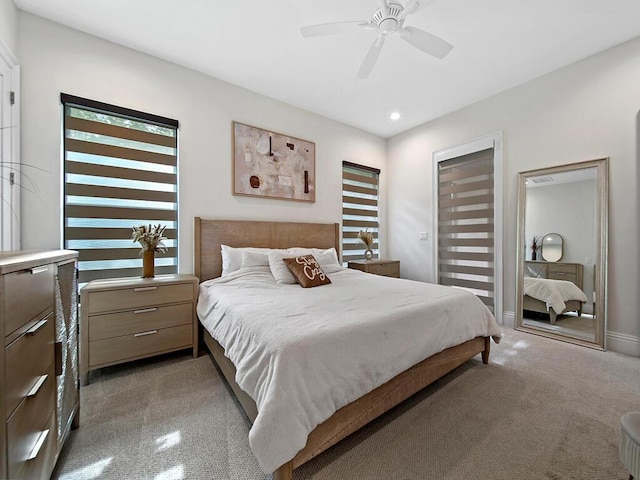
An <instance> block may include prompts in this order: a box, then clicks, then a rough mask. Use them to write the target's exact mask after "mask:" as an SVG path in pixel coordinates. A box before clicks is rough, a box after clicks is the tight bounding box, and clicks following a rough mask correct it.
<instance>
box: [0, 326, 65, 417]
mask: <svg viewBox="0 0 640 480" xmlns="http://www.w3.org/2000/svg"><path fill="white" fill-rule="evenodd" d="M53 342H54V316H53V314H50V315H49V316H48V317H46V318H45V319H43V320H41V321H39V322H37V323H34V325H33V326H31V327H30V328H29V330H27V331H26V332H25V333H24V334H22V335H21V336H20V337H18V338H17V339H16V340H15V341H13V342H12V343H11V344H9V346H8V347H7V348H6V350H5V387H6V393H5V398H6V403H5V405H6V407H5V408H6V410H5V411H6V413H7V416H9V415H10V414H11V412H13V410H14V409H15V408H16V407H17V406H18V404H19V403H20V402H21V401H22V399H23V398H24V397H25V396H26V395H27V393H28V392H29V390H31V388H32V387H33V386H34V385H35V384H36V382H37V381H38V379H39V378H40V377H41V376H42V375H45V374H47V373H50V374H51V375H53V374H54V372H53V370H51V369H49V367H50V365H51V364H52V361H53V358H54V346H53ZM48 370H51V371H50V372H48Z"/></svg>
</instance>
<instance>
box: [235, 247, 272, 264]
mask: <svg viewBox="0 0 640 480" xmlns="http://www.w3.org/2000/svg"><path fill="white" fill-rule="evenodd" d="M260 250H267V251H259V250H258V249H250V248H245V249H244V250H243V252H242V261H241V262H240V268H247V267H268V266H269V253H268V249H260Z"/></svg>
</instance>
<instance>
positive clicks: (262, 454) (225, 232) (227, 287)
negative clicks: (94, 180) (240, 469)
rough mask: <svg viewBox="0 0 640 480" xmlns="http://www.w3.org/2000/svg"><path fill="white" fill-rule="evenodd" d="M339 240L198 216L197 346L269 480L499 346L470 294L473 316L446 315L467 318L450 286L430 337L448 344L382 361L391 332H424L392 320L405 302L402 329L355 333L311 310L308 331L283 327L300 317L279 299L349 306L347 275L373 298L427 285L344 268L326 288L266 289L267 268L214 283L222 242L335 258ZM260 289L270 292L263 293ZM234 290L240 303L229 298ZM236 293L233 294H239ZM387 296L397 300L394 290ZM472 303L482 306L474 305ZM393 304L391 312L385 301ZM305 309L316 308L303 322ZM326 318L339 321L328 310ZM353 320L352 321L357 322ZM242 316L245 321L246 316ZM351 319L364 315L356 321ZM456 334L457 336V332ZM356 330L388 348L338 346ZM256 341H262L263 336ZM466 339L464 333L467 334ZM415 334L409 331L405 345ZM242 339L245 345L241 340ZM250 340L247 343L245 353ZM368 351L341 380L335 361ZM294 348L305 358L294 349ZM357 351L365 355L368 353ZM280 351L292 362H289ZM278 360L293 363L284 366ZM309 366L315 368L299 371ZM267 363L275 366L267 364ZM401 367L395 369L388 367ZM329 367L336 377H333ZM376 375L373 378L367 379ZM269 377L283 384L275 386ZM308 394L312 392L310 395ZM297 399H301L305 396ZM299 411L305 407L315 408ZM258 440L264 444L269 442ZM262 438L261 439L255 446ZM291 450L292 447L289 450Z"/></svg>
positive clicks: (309, 229)
mask: <svg viewBox="0 0 640 480" xmlns="http://www.w3.org/2000/svg"><path fill="white" fill-rule="evenodd" d="M339 238H340V235H339V229H338V224H311V223H287V222H248V221H234V220H206V219H201V218H196V219H195V237H194V240H195V274H196V276H197V277H198V278H199V279H200V281H201V282H202V283H201V286H200V299H199V305H198V314H199V317H200V320H201V324H203V326H204V325H206V327H205V328H204V329H203V338H204V342H205V344H206V346H207V348H208V350H209V351H210V353H211V354H212V356H213V358H214V360H215V362H216V363H217V365H218V367H219V368H220V370H221V372H222V373H223V375H224V376H225V378H226V380H227V382H228V383H229V385H230V387H231V389H232V390H233V392H234V393H235V395H236V397H237V399H238V401H239V403H240V404H241V405H242V407H243V408H244V410H245V412H246V414H247V416H248V417H249V419H250V420H251V421H252V422H253V426H252V428H251V431H250V434H249V439H250V445H251V448H252V450H253V451H254V454H255V455H256V458H257V459H258V462H259V463H260V466H261V467H262V469H263V470H264V471H265V472H270V471H273V473H274V477H273V478H274V480H290V479H291V478H292V475H293V469H294V468H296V467H298V466H299V465H302V464H303V463H305V462H307V461H308V460H310V459H311V458H313V457H315V456H317V455H318V454H320V453H321V452H323V451H324V450H326V449H328V448H329V447H331V446H332V445H334V444H336V443H337V442H339V441H340V440H342V439H343V438H345V437H347V436H348V435H350V434H351V433H353V432H355V431H356V430H358V429H359V428H361V427H362V426H364V425H365V424H367V423H368V422H370V421H371V420H373V419H374V418H376V417H377V416H379V415H381V414H382V413H384V412H386V411H387V410H389V409H391V408H392V407H394V406H395V405H397V404H399V403H400V402H402V401H403V400H405V399H406V398H408V397H410V396H411V395H413V394H414V393H416V392H418V391H419V390H421V389H422V388H424V387H425V386H427V385H429V384H430V383H432V382H433V381H435V380H437V379H438V378H440V377H442V376H443V375H445V374H446V373H448V372H450V371H452V370H453V369H455V368H456V367H458V366H460V365H462V364H463V363H465V362H466V361H468V360H469V359H471V358H473V357H474V356H476V355H477V354H479V353H481V354H482V361H483V363H485V364H486V363H488V359H489V350H490V338H491V337H493V338H494V340H495V341H499V338H500V331H499V329H498V327H497V325H496V323H495V320H494V319H493V316H492V315H491V314H490V313H489V312H488V310H487V309H486V307H484V305H482V302H480V301H479V300H477V299H475V297H473V298H474V299H473V300H469V301H468V302H467V301H466V300H465V304H466V305H467V306H465V307H464V308H469V309H471V310H470V311H473V314H471V313H470V314H469V315H468V317H469V318H465V321H464V322H460V321H458V320H457V319H454V318H453V317H466V316H467V315H466V314H456V310H455V308H457V307H456V305H458V304H462V303H463V302H461V301H460V299H461V298H462V297H463V296H468V295H470V294H468V293H467V292H464V293H463V292H462V291H460V290H457V291H456V290H455V289H452V288H451V287H442V286H432V287H433V288H434V290H433V292H435V293H433V296H435V297H438V298H440V297H442V300H438V302H440V303H439V305H440V306H441V307H440V309H441V311H442V312H444V315H445V316H444V317H443V318H445V319H447V321H446V322H442V321H441V320H437V322H439V323H438V324H439V325H440V327H439V328H440V330H437V331H434V334H433V335H430V337H433V338H434V339H435V340H434V341H435V343H436V344H437V343H438V342H443V341H446V342H453V344H452V345H450V346H447V347H446V348H443V349H441V350H438V351H437V352H433V353H430V354H428V355H426V356H425V357H423V358H419V359H418V360H415V358H416V356H419V355H420V352H415V351H414V349H416V348H417V349H418V350H419V349H423V350H426V349H427V347H423V346H421V345H420V343H421V342H411V341H409V342H407V344H403V351H402V352H398V353H397V355H396V356H397V357H398V358H396V359H394V360H393V361H391V362H387V361H386V360H385V358H386V357H385V355H392V354H393V352H395V351H397V350H398V349H393V348H386V347H387V346H390V345H392V344H393V343H397V342H398V341H401V342H403V341H404V340H402V339H401V338H400V337H398V338H396V336H397V335H400V333H399V332H402V334H406V333H407V332H406V331H405V329H406V328H424V327H421V326H420V324H421V323H422V324H424V323H425V322H424V321H422V322H418V321H417V319H416V318H415V315H413V316H411V315H409V314H406V315H405V314H401V313H400V312H401V311H403V310H402V305H407V304H411V303H413V302H406V301H402V302H400V303H398V305H396V306H395V308H397V309H398V312H399V313H398V315H397V318H396V319H394V321H398V322H405V323H398V324H394V326H399V325H402V328H389V327H388V326H387V327H385V326H384V325H383V324H382V323H380V324H377V323H375V322H374V323H373V324H367V325H366V329H365V330H363V329H362V328H361V327H357V328H360V330H358V329H356V327H355V326H354V325H352V323H349V322H355V320H352V317H351V316H348V321H345V324H343V323H342V318H341V319H340V322H332V321H331V320H330V319H328V318H323V315H322V314H321V312H320V311H319V310H318V309H317V307H313V308H311V307H309V308H307V304H305V309H304V310H305V312H304V313H305V315H306V317H304V318H305V320H304V322H305V323H304V329H302V327H300V326H299V325H297V324H296V323H291V322H290V321H289V319H290V318H292V317H295V316H297V315H299V314H300V313H299V312H298V311H297V310H291V309H294V305H292V304H294V303H295V302H294V301H290V302H288V301H287V298H288V297H291V298H294V297H293V295H294V293H295V292H302V291H305V295H307V296H306V297H304V298H305V299H306V300H305V302H306V301H307V300H308V299H312V298H313V297H316V300H315V301H316V302H320V303H322V302H325V304H327V305H328V304H329V303H332V302H327V301H326V298H328V297H327V295H330V296H331V297H332V298H333V297H336V296H337V297H340V296H341V295H342V296H344V297H345V301H347V302H348V301H349V298H351V300H350V301H352V302H354V301H356V300H354V299H353V297H349V295H348V294H347V293H343V292H345V291H346V287H347V286H348V285H349V284H350V282H353V276H354V275H356V276H359V277H357V279H356V280H357V281H358V282H359V284H361V285H363V287H364V288H363V291H373V292H376V291H378V290H379V289H382V290H383V291H385V292H386V291H388V290H389V289H390V288H391V289H394V288H395V289H397V290H398V291H400V290H405V288H406V289H409V290H411V289H418V288H423V287H426V286H427V284H422V283H421V282H411V281H408V280H400V279H390V278H386V277H378V278H375V277H376V276H374V275H371V274H366V273H363V272H359V271H355V270H347V269H343V268H341V267H338V268H336V269H335V271H332V273H328V276H329V277H330V278H331V281H332V284H331V285H327V286H322V287H318V288H311V289H301V288H299V286H295V285H285V286H282V285H280V286H278V285H272V284H270V283H268V280H266V278H267V277H268V276H269V273H268V272H269V270H268V267H263V266H257V267H255V269H253V270H249V269H240V270H238V271H237V272H235V273H234V274H231V275H227V276H225V277H222V278H220V276H221V272H222V257H221V253H220V250H221V245H228V246H232V247H265V248H270V249H286V248H290V247H294V246H295V247H301V248H316V249H321V250H322V249H331V248H335V249H336V251H339ZM272 280H273V279H272ZM378 282H398V283H392V284H389V283H385V284H384V286H383V285H382V284H381V283H378ZM402 282H406V283H402ZM414 284H415V285H414ZM401 287H402V288H401ZM263 290H265V291H266V292H267V294H266V295H265V294H264V292H263ZM224 292H231V293H224ZM417 294H418V290H416V292H415V295H414V296H415V298H416V299H417V298H418V295H417ZM234 295H236V297H237V298H240V299H241V301H235V300H233V296H234ZM238 295H240V296H239V297H238ZM260 295H261V296H260ZM295 295H298V293H295ZM383 296H385V295H380V294H377V295H373V294H372V295H369V297H368V299H369V300H370V301H371V302H375V301H376V300H377V297H383ZM446 296H450V297H451V296H452V297H451V300H450V301H449V303H447V304H445V303H444V302H445V299H444V297H446ZM389 297H390V298H396V297H395V296H391V295H390V296H389ZM295 298H297V297H295ZM301 298H302V297H301ZM465 298H466V297H465ZM358 301H360V300H358ZM274 302H275V304H277V305H279V308H278V312H277V313H276V312H274V313H271V312H272V311H273V308H272V307H268V308H267V307H264V305H267V304H272V305H273V304H274ZM476 302H477V303H476ZM436 303H437V302H436ZM240 304H241V305H240ZM308 305H311V304H308ZM314 305H315V303H314ZM338 305H339V306H340V308H342V307H344V309H349V308H351V309H352V310H354V308H353V305H360V304H351V307H348V306H345V305H348V303H347V304H338V303H337V302H336V305H332V306H331V308H338ZM477 305H481V308H480V307H477ZM358 308H359V307H358ZM389 308H391V307H390V306H389ZM407 308H408V307H407ZM476 308H478V309H477V313H476V310H474V309H476ZM307 309H308V310H311V311H313V312H315V313H313V314H312V315H308V314H307V312H306V310H307ZM377 310H380V308H378V307H375V308H374V309H372V310H371V311H368V312H367V314H366V315H364V316H367V317H372V318H377V317H376V313H377ZM343 311H344V310H343ZM405 313H407V312H405ZM447 315H450V316H451V317H452V318H449V317H448V316H447ZM271 316H273V317H274V321H276V322H280V323H276V324H275V325H276V327H274V328H273V329H271V330H269V328H270V327H268V326H267V327H266V329H267V330H266V331H265V330H264V327H263V326H262V325H263V324H264V325H268V324H267V323H266V322H267V320H269V318H271ZM325 316H336V315H334V314H332V313H330V312H327V313H326V314H325ZM356 317H357V316H354V318H356ZM243 318H245V319H244V320H243ZM345 318H347V317H345ZM359 318H362V315H360V317H359ZM434 318H440V317H436V316H435V314H434ZM460 320H461V319H460ZM240 322H244V323H240ZM355 323H358V322H355ZM278 325H279V326H278ZM457 325H460V327H458V326H457ZM260 329H263V330H260ZM307 330H309V331H320V332H322V333H323V334H322V335H320V337H319V338H316V337H314V338H313V339H312V338H311V336H310V335H307V334H306V332H307ZM441 330H452V331H454V332H457V333H454V334H453V337H454V339H453V340H452V339H447V340H442V339H441V337H442V336H443V335H441V334H440V332H441ZM462 331H463V332H464V334H462V333H460V332H462ZM211 332H213V335H212V333H211ZM225 332H226V335H225ZM242 332H248V333H249V335H248V336H246V337H244V339H238V338H239V337H240V334H241V333H242ZM261 332H262V333H261ZM347 334H351V335H352V337H347V336H346V335H347ZM354 334H355V336H356V337H358V336H362V337H367V342H369V341H372V342H376V341H377V342H386V343H382V344H381V345H384V346H385V348H380V345H376V344H375V343H372V344H369V343H363V344H358V343H354V342H352V341H351V340H348V341H346V340H345V341H341V340H340V339H346V338H353V337H354ZM261 335H262V337H260V336H261ZM287 335H288V336H293V337H295V338H296V343H295V344H292V343H287V342H289V340H287ZM464 335H466V336H468V337H470V338H466V337H465V336H464ZM214 336H215V337H216V338H214ZM263 337H264V338H263ZM415 337H416V336H413V338H415ZM247 338H248V339H251V340H246V339H247ZM255 339H259V340H255ZM281 339H282V340H281ZM253 340H255V341H253ZM322 342H324V343H322ZM327 342H328V343H327ZM263 343H264V345H263ZM280 343H282V344H283V345H284V347H283V348H282V350H281V351H280V350H279V351H277V352H276V355H275V356H274V357H273V358H271V357H268V358H266V359H265V355H267V353H265V352H272V351H274V350H273V348H272V347H273V345H274V344H280ZM340 343H344V345H343V346H342V347H339V346H338V345H339V344H340ZM413 343H415V344H416V346H414V345H413ZM248 344H249V345H250V346H247V345H248ZM409 344H411V345H409ZM223 345H224V347H223ZM365 345H366V347H365ZM302 346H303V347H302ZM327 346H329V347H330V348H329V349H330V350H332V353H331V354H330V355H329V356H327V357H326V358H323V359H320V357H317V355H318V352H319V351H324V350H327ZM225 347H226V350H225ZM429 348H432V347H429ZM436 348H437V346H436ZM367 349H368V350H370V351H371V352H374V356H371V357H367V358H368V359H367V361H366V362H360V363H361V364H360V363H359V362H357V361H351V362H347V364H346V366H347V367H348V368H344V373H343V371H342V369H337V368H336V365H337V364H335V363H332V362H334V360H335V359H337V358H338V357H340V356H341V355H346V354H347V353H349V354H351V353H353V352H351V351H352V350H353V351H358V352H360V351H361V352H365V351H366V350H367ZM301 351H302V352H303V354H301V353H300V352H301ZM375 352H377V353H375ZM359 354H360V353H358V355H359ZM362 354H363V355H364V353H362ZM242 355H244V356H242ZM285 355H298V356H297V357H294V356H290V357H286V356H285ZM378 357H379V358H378ZM400 357H401V358H400ZM362 358H365V357H362ZM389 358H391V357H389ZM280 359H289V360H287V361H286V362H285V361H281V360H280ZM290 359H294V360H293V361H291V360H290ZM319 359H320V360H319ZM232 360H233V361H232ZM336 361H337V360H336ZM305 362H311V363H309V364H305ZM406 362H411V363H410V364H409V365H404V364H403V363H406ZM377 363H380V364H382V365H383V367H384V366H387V365H390V367H389V368H382V370H383V372H381V371H378V370H376V369H374V368H373V367H372V366H371V365H370V364H377ZM280 364H282V365H288V367H287V368H283V367H279V368H280V369H276V367H277V366H278V365H280ZM261 365H264V367H262V366H261ZM274 365H275V367H273V369H272V366H274ZM309 365H313V368H311V369H309V368H307V367H308V366H309ZM236 367H237V368H236ZM258 367H259V368H258ZM370 367H371V368H370ZM323 369H324V370H323ZM397 369H400V371H397V372H396V371H395V370H397ZM352 370H353V371H355V373H357V374H358V375H365V377H363V378H364V379H365V380H366V381H365V380H362V381H356V382H352V381H350V380H349V379H350V378H351V380H353V378H355V377H349V375H353V374H354V373H353V372H352ZM301 372H302V373H301ZM323 372H325V373H323ZM326 372H333V373H332V374H330V375H329V374H326ZM349 372H351V373H349ZM363 372H365V373H363ZM333 375H335V378H333ZM306 377H312V380H311V383H312V387H313V388H312V387H310V386H309V385H301V384H300V382H301V381H303V380H304V381H307V379H306ZM387 377H388V378H387ZM372 378H374V380H371V379H372ZM265 379H266V380H265ZM276 379H280V380H279V381H282V379H285V380H289V381H288V383H287V382H286V381H285V382H283V383H282V385H278V384H276V383H275V381H276ZM327 379H328V380H327ZM358 379H360V377H358ZM296 382H297V383H296ZM333 382H335V383H336V384H344V385H343V386H346V390H347V392H346V393H344V392H343V391H342V390H341V391H340V393H339V394H336V393H335V392H334V391H333V390H332V388H333V386H332V385H331V384H332V383H333ZM316 384H317V385H319V386H320V387H321V388H324V385H325V384H327V385H329V387H327V389H325V390H326V391H325V390H323V391H321V392H319V393H316V390H318V388H317V385H316ZM283 385H284V386H283ZM292 385H293V386H294V387H295V386H297V385H300V387H299V388H294V387H292ZM247 392H249V393H247ZM327 392H328V393H327ZM316 394H317V395H318V397H316V396H315V395H316ZM305 396H309V398H306V397H305ZM321 397H322V398H321ZM325 397H327V398H329V399H330V402H328V403H330V404H331V405H329V407H326V402H325ZM305 398H306V400H305ZM297 408H301V409H302V410H301V412H302V413H299V412H298V410H296V409H297ZM307 410H311V413H309V412H308V411H307ZM276 413H277V415H279V417H278V416H277V415H276ZM292 425H293V427H292ZM269 428H270V429H272V430H269ZM300 428H306V430H305V431H302V432H301V431H300ZM256 432H258V433H256ZM301 435H304V438H302V440H303V441H302V443H300V439H301ZM265 439H266V440H267V444H269V445H268V446H266V447H265V444H264V440H265ZM258 440H260V441H261V442H262V443H258ZM296 442H297V443H296ZM292 443H293V448H294V450H293V451H292V450H291V448H292V446H291V444H292ZM298 447H299V449H298ZM265 448H266V450H265ZM287 449H289V450H287Z"/></svg>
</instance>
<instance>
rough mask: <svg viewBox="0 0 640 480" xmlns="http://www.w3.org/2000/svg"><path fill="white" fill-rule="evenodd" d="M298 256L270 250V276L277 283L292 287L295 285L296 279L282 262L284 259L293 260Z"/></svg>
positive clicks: (287, 252)
mask: <svg viewBox="0 0 640 480" xmlns="http://www.w3.org/2000/svg"><path fill="white" fill-rule="evenodd" d="M297 256H298V255H296V254H294V253H292V252H290V251H288V250H272V251H270V252H269V268H270V269H271V275H273V278H275V279H276V282H278V283H284V284H286V285H293V284H295V283H297V280H296V278H295V277H294V276H293V274H292V273H291V271H290V270H289V267H287V264H286V263H284V262H283V261H282V260H283V259H285V258H293V257H297Z"/></svg>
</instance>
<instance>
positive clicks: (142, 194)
mask: <svg viewBox="0 0 640 480" xmlns="http://www.w3.org/2000/svg"><path fill="white" fill-rule="evenodd" d="M65 194H66V195H76V196H79V197H101V198H124V199H127V200H147V201H154V202H171V203H175V202H177V200H178V194H177V193H176V192H159V191H157V190H139V189H135V188H118V187H101V186H96V185H81V184H78V183H67V186H66V188H65Z"/></svg>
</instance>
